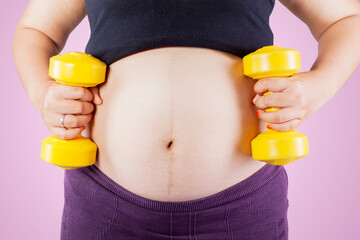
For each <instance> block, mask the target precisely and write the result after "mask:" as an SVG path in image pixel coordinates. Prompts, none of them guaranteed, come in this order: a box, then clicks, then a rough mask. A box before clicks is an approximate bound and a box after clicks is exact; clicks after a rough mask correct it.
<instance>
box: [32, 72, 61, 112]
mask: <svg viewBox="0 0 360 240" xmlns="http://www.w3.org/2000/svg"><path fill="white" fill-rule="evenodd" d="M54 82H55V81H54V80H53V79H46V80H43V81H40V82H38V83H37V84H35V85H33V86H32V88H31V89H30V91H29V98H30V101H31V103H32V104H33V106H34V108H35V109H36V110H37V111H38V112H39V113H41V109H42V106H43V102H44V97H45V94H46V92H47V89H48V88H49V87H50V85H51V84H53V83H54Z"/></svg>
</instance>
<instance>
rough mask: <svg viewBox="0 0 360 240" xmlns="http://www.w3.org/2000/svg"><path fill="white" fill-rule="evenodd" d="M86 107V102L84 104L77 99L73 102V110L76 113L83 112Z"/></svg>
mask: <svg viewBox="0 0 360 240" xmlns="http://www.w3.org/2000/svg"><path fill="white" fill-rule="evenodd" d="M83 109H84V104H82V103H81V102H77V101H75V102H74V104H73V111H74V112H76V113H81V112H82V111H83Z"/></svg>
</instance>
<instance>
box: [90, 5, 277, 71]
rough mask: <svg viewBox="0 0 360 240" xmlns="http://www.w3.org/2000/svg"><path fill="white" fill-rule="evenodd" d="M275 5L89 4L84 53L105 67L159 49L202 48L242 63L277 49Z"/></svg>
mask: <svg viewBox="0 0 360 240" xmlns="http://www.w3.org/2000/svg"><path fill="white" fill-rule="evenodd" d="M274 1H275V0H85V3H86V9H87V14H88V19H89V22H90V29H91V35H90V39H89V41H88V43H87V45H86V49H85V52H86V53H89V54H91V55H93V56H94V57H97V58H99V59H100V60H102V61H104V62H105V63H106V64H108V65H110V64H111V63H113V62H115V61H117V60H119V59H121V58H123V57H126V56H128V55H131V54H134V53H137V52H140V51H144V50H148V49H152V48H159V47H166V46H187V47H203V48H211V49H215V50H220V51H223V52H228V53H232V54H234V55H236V56H239V57H244V56H245V55H246V54H248V53H250V52H253V51H255V50H257V49H258V48H261V47H263V46H268V45H273V33H272V31H271V28H270V26H269V17H270V14H271V12H272V10H273V7H274Z"/></svg>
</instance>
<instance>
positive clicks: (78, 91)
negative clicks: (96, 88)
mask: <svg viewBox="0 0 360 240" xmlns="http://www.w3.org/2000/svg"><path fill="white" fill-rule="evenodd" d="M75 91H76V95H77V96H78V97H79V98H82V97H84V96H85V88H83V87H77V88H76V90H75Z"/></svg>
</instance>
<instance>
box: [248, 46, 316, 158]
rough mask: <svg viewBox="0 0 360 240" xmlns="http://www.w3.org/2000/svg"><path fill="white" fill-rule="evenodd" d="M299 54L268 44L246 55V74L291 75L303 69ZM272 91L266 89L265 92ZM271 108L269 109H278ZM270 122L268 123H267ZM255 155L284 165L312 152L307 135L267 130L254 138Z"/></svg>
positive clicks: (254, 75) (263, 75)
mask: <svg viewBox="0 0 360 240" xmlns="http://www.w3.org/2000/svg"><path fill="white" fill-rule="evenodd" d="M300 67H301V65H300V54H299V52H297V51H295V50H293V49H287V48H282V47H277V46H266V47H263V48H260V49H259V50H257V51H255V52H253V53H250V54H248V55H246V56H245V57H244V58H243V68H244V75H246V76H248V77H251V78H253V79H255V80H258V79H261V78H264V77H290V76H291V75H293V74H294V73H296V72H297V71H299V70H300ZM267 94H271V92H266V93H264V95H267ZM277 110H278V108H268V109H266V110H265V111H266V112H270V111H271V112H272V111H277ZM267 124H268V123H267ZM251 151H252V157H253V158H254V159H257V160H259V161H263V162H266V163H269V164H272V165H285V164H289V163H291V162H294V161H295V160H297V159H299V158H302V157H304V156H306V155H307V154H308V153H309V147H308V140H307V137H306V136H305V135H304V134H301V133H299V132H297V131H294V130H291V131H287V132H279V131H274V130H270V129H269V130H266V131H265V132H263V133H261V134H259V135H258V136H257V137H256V138H254V139H253V140H252V141H251Z"/></svg>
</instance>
